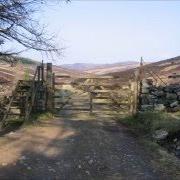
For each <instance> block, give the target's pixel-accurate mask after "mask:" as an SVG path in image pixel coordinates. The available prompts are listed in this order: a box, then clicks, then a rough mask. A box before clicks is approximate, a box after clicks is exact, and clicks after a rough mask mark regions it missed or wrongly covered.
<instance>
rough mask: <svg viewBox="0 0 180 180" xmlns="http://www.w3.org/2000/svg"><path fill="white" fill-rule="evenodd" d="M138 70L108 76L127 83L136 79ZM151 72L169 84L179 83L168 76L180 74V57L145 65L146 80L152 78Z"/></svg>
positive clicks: (132, 69) (133, 69)
mask: <svg viewBox="0 0 180 180" xmlns="http://www.w3.org/2000/svg"><path fill="white" fill-rule="evenodd" d="M137 70H138V67H136V68H131V69H128V70H125V71H121V72H113V73H107V75H112V76H114V77H115V78H116V79H117V81H121V82H127V81H128V80H131V79H134V76H135V75H134V73H135V72H136V71H137ZM151 71H152V72H153V73H155V74H157V75H158V76H159V77H160V78H161V79H162V80H163V81H165V82H167V83H169V82H172V83H175V82H176V81H177V82H179V78H178V79H168V76H169V75H172V74H180V56H177V57H174V58H170V59H166V60H161V61H158V62H155V63H150V64H146V65H144V72H145V77H146V78H148V77H151Z"/></svg>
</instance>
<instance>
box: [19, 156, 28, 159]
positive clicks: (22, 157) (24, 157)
mask: <svg viewBox="0 0 180 180" xmlns="http://www.w3.org/2000/svg"><path fill="white" fill-rule="evenodd" d="M19 159H20V160H26V159H27V158H26V156H21V157H20V158H19Z"/></svg>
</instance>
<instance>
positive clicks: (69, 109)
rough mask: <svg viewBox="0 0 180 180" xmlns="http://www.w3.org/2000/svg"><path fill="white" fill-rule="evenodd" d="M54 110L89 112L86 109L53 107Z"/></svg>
mask: <svg viewBox="0 0 180 180" xmlns="http://www.w3.org/2000/svg"><path fill="white" fill-rule="evenodd" d="M55 109H56V110H65V111H90V109H89V108H88V109H87V108H59V107H55Z"/></svg>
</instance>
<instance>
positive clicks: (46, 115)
mask: <svg viewBox="0 0 180 180" xmlns="http://www.w3.org/2000/svg"><path fill="white" fill-rule="evenodd" d="M49 119H54V115H53V114H52V113H51V112H42V113H35V114H32V116H31V118H30V120H29V121H46V120H49Z"/></svg>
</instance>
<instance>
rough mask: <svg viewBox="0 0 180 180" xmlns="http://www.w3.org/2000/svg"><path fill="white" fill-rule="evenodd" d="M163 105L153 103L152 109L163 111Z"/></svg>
mask: <svg viewBox="0 0 180 180" xmlns="http://www.w3.org/2000/svg"><path fill="white" fill-rule="evenodd" d="M165 108H166V107H165V106H164V104H155V106H154V110H156V111H164V110H165Z"/></svg>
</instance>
